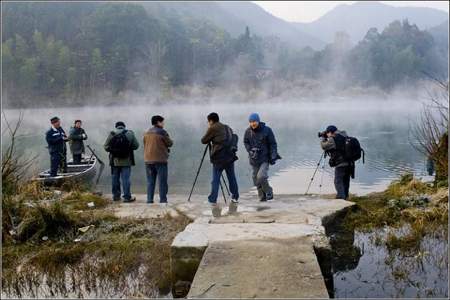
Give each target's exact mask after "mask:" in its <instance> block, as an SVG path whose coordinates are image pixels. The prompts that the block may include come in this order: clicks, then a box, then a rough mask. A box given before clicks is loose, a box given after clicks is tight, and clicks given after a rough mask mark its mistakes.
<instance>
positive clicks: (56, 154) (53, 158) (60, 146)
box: [45, 117, 68, 177]
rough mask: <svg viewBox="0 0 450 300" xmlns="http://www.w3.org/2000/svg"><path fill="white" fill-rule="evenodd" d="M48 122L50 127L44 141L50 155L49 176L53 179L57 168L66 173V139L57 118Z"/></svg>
mask: <svg viewBox="0 0 450 300" xmlns="http://www.w3.org/2000/svg"><path fill="white" fill-rule="evenodd" d="M50 122H51V124H52V127H51V128H50V129H49V130H48V131H47V133H46V134H45V140H46V141H47V145H48V152H49V154H50V176H51V177H55V176H57V173H58V169H59V168H60V169H61V170H62V172H66V171H67V159H66V154H67V148H66V142H67V141H68V139H67V136H66V132H65V131H64V129H62V127H61V121H60V119H59V118H58V117H53V118H51V119H50Z"/></svg>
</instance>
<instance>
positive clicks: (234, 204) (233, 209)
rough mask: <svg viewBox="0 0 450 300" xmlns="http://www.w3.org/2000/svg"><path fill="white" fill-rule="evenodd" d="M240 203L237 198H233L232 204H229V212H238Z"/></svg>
mask: <svg viewBox="0 0 450 300" xmlns="http://www.w3.org/2000/svg"><path fill="white" fill-rule="evenodd" d="M238 203H239V202H238V201H237V200H235V199H231V202H230V205H229V206H228V214H235V213H237V209H238Z"/></svg>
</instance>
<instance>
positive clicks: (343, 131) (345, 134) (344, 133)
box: [336, 130, 348, 137]
mask: <svg viewBox="0 0 450 300" xmlns="http://www.w3.org/2000/svg"><path fill="white" fill-rule="evenodd" d="M336 133H337V134H340V135H342V136H344V137H347V136H348V135H347V132H346V131H345V130H337V131H336Z"/></svg>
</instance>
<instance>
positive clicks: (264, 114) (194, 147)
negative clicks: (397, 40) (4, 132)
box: [2, 98, 426, 195]
mask: <svg viewBox="0 0 450 300" xmlns="http://www.w3.org/2000/svg"><path fill="white" fill-rule="evenodd" d="M420 107H421V106H420V105H419V103H418V102H417V101H414V100H405V99H397V100H367V99H363V98H359V99H346V98H332V99H328V100H327V101H321V102H307V103H295V102H286V103H274V104H260V103H249V104H226V103H224V104H178V105H151V104H149V105H146V104H140V105H133V106H114V107H99V106H89V107H79V108H74V107H67V108H42V109H22V110H5V115H6V118H7V119H8V121H9V122H10V123H14V120H16V119H17V117H18V115H19V113H22V114H23V123H22V126H21V130H20V134H21V137H20V139H19V142H18V144H19V151H20V152H22V153H24V155H27V156H28V155H37V157H38V158H37V160H36V164H35V166H34V168H33V169H32V170H30V173H37V172H38V170H42V169H45V168H48V166H49V157H48V152H47V149H46V143H45V139H44V133H45V131H46V130H47V129H48V128H49V126H50V123H49V119H50V118H51V117H52V116H54V115H56V116H59V117H60V118H61V119H62V126H63V128H64V129H65V130H66V132H68V131H69V128H70V126H71V125H72V123H73V121H74V120H75V119H81V120H83V127H84V128H85V130H86V132H87V134H88V136H89V139H88V140H87V144H89V145H91V147H93V148H94V149H96V151H97V153H98V154H99V155H100V156H101V157H102V158H103V159H104V160H105V161H108V159H107V157H108V155H107V153H106V152H105V151H104V150H103V143H104V141H105V139H106V136H107V135H108V133H109V132H110V131H111V130H112V129H113V128H114V124H115V122H116V121H119V120H120V121H123V122H125V123H126V125H127V127H128V128H129V129H131V130H133V131H134V132H135V134H136V136H137V138H138V140H139V141H140V142H141V141H142V136H143V133H144V131H145V130H146V129H148V128H149V127H150V118H151V116H152V115H154V114H160V115H162V116H164V117H165V118H166V120H165V123H166V130H167V131H168V132H169V134H170V136H171V137H172V139H173V140H174V146H173V148H172V151H171V153H170V161H169V187H170V188H169V193H176V194H188V192H189V189H190V186H191V184H192V181H193V179H194V176H195V173H196V169H197V167H198V164H199V162H200V159H201V155H202V153H203V149H204V148H203V147H204V146H203V145H202V144H201V143H200V138H201V137H202V135H203V134H204V132H205V130H206V126H207V124H206V115H207V114H208V113H210V112H212V111H215V112H218V113H219V115H220V118H221V121H222V122H223V123H225V124H228V125H230V126H231V127H232V128H233V130H234V131H235V132H236V133H237V134H238V135H239V138H240V140H239V146H240V149H239V153H238V156H239V160H238V161H237V163H236V169H237V177H238V182H239V187H240V192H241V193H245V192H254V188H252V181H251V169H250V167H249V164H248V158H247V154H246V153H245V149H244V146H243V143H242V139H243V134H244V131H245V129H246V128H247V126H248V123H247V117H248V115H249V114H250V113H251V112H258V113H259V114H260V116H261V119H262V121H264V122H266V124H267V125H268V126H270V127H271V128H272V129H273V131H274V133H275V136H276V139H277V142H278V148H279V153H280V155H281V156H282V157H283V159H282V160H280V161H278V162H277V164H276V165H275V166H273V167H272V168H271V170H270V175H271V178H270V181H271V184H272V185H273V187H274V191H275V194H277V193H278V194H299V193H304V192H305V191H306V189H307V186H308V184H309V182H310V179H311V176H312V174H313V173H314V169H315V168H316V166H317V162H318V160H319V158H320V156H321V149H320V146H319V141H320V139H319V138H318V137H317V133H318V131H320V130H324V128H326V126H327V125H330V124H334V125H336V126H337V127H338V128H340V129H344V130H346V131H347V133H348V134H349V135H351V136H355V137H357V138H358V139H359V140H360V142H361V145H362V147H363V148H364V150H365V153H366V160H365V164H363V163H362V162H361V161H360V162H358V163H357V168H356V178H355V179H354V180H353V181H352V186H351V192H352V193H355V194H358V195H363V194H367V193H369V192H372V191H379V190H383V189H384V188H385V187H386V185H387V184H388V183H389V182H390V181H391V180H392V179H394V178H396V177H398V176H399V175H400V174H402V173H405V172H414V173H415V174H416V175H419V176H425V174H426V172H425V158H424V156H423V155H421V154H420V153H418V152H417V151H416V150H415V149H414V148H413V147H412V146H411V133H410V128H411V126H412V124H414V122H415V121H416V120H417V119H418V116H419V113H420ZM2 120H3V118H2ZM2 125H4V123H3V124H2ZM5 137H6V136H5ZM6 140H7V137H6ZM5 144H6V143H3V145H5ZM135 156H136V161H137V162H136V166H135V167H134V168H133V171H132V190H133V192H135V193H143V192H145V170H144V162H143V149H142V146H141V147H140V148H139V149H138V150H137V151H136V153H135ZM69 157H70V154H69ZM206 162H207V163H206V164H204V167H203V168H202V170H201V173H200V177H199V181H198V184H197V186H196V190H195V193H197V194H203V195H205V194H207V193H208V189H209V182H210V170H211V167H210V164H209V163H208V161H206ZM332 175H333V174H332V169H331V168H330V167H329V166H328V164H325V165H324V166H323V165H321V166H320V168H319V170H318V172H317V174H316V176H315V178H314V181H313V183H312V185H311V189H310V192H311V193H333V192H334V188H333V183H332V182H333V176H332ZM109 180H110V176H109V171H108V169H106V171H105V172H104V174H103V176H102V179H101V181H100V186H99V188H100V189H102V190H103V191H104V192H109V190H110V184H109ZM321 183H322V187H321Z"/></svg>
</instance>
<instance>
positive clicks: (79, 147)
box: [69, 120, 87, 165]
mask: <svg viewBox="0 0 450 300" xmlns="http://www.w3.org/2000/svg"><path fill="white" fill-rule="evenodd" d="M84 140H87V135H86V132H85V131H84V129H83V128H81V120H75V122H74V126H73V127H72V128H70V131H69V144H70V152H72V157H73V163H74V164H75V165H77V164H80V163H81V158H82V155H83V153H84Z"/></svg>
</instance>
